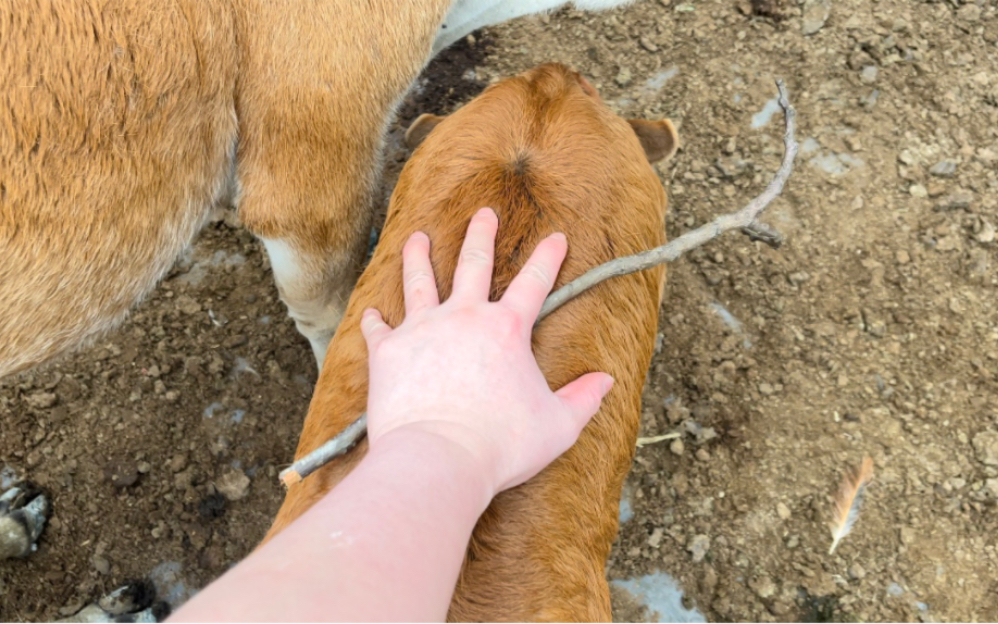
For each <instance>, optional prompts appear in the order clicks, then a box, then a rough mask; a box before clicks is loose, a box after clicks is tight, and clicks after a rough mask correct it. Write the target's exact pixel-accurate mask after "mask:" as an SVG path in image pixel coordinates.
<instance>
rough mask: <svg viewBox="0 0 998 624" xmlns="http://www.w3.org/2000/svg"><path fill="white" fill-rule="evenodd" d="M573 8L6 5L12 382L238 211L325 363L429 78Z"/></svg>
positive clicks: (262, 1) (109, 313)
mask: <svg viewBox="0 0 998 624" xmlns="http://www.w3.org/2000/svg"><path fill="white" fill-rule="evenodd" d="M625 1H627V0H575V4H576V5H577V6H579V7H581V8H605V7H609V6H614V5H617V4H621V3H623V2H625ZM565 3H566V0H406V1H398V0H370V1H365V2H357V1H355V0H311V1H309V2H300V1H298V0H294V1H292V0H289V1H281V2H275V1H272V0H156V1H153V0H67V1H65V2H52V1H50V0H0V377H3V376H5V375H8V374H10V373H14V372H17V371H20V370H24V369H26V368H29V367H31V366H33V365H35V364H38V363H40V362H42V361H45V360H46V359H49V358H51V357H53V356H55V355H58V354H59V353H62V352H64V351H66V350H68V349H71V348H74V347H76V346H78V345H80V344H83V343H85V342H86V341H87V340H88V339H90V338H92V337H94V336H95V335H98V334H99V333H101V332H102V331H105V330H107V329H109V328H111V327H113V326H114V325H115V324H116V323H118V322H120V321H121V320H122V318H123V317H124V316H125V314H126V313H127V312H128V310H129V308H130V307H131V306H132V305H134V304H135V303H136V302H137V301H139V300H140V299H142V297H143V296H145V295H146V294H147V293H148V292H149V291H150V290H151V289H152V288H153V287H154V286H155V285H156V283H157V282H158V281H159V280H160V278H162V276H163V275H164V274H165V273H166V271H167V270H169V268H170V267H171V266H172V265H173V263H174V261H175V260H176V258H177V257H178V255H179V254H180V253H181V252H182V251H183V250H184V248H185V247H187V245H188V244H189V243H190V242H191V240H192V239H193V237H194V235H195V234H196V233H197V232H198V230H199V229H200V228H201V226H202V225H203V224H204V222H205V221H206V219H207V217H208V215H209V214H210V212H211V209H212V207H213V206H214V205H215V204H217V203H218V202H220V201H223V200H225V199H229V198H231V199H234V200H235V201H236V202H237V203H238V206H239V211H240V214H241V217H242V220H243V223H245V224H246V226H247V227H248V228H249V229H250V230H251V231H252V232H253V233H254V234H256V235H257V236H258V237H260V238H261V239H262V241H263V243H264V245H265V246H266V248H267V253H268V254H269V256H270V260H271V265H272V267H273V270H274V277H275V279H276V281H277V285H278V288H279V290H280V293H281V298H282V299H283V300H284V302H285V303H286V304H287V306H288V311H289V314H290V315H291V317H293V318H294V319H295V322H296V324H297V326H298V329H299V331H300V332H301V333H302V334H303V335H304V336H305V337H306V338H308V340H309V341H310V343H311V345H312V349H313V351H314V353H315V355H316V357H317V359H318V362H319V364H320V365H321V363H322V360H323V357H324V355H325V351H326V346H327V344H328V342H329V339H330V338H331V337H332V335H333V332H334V331H335V329H336V325H337V324H338V323H339V320H340V317H341V316H342V313H343V307H344V305H345V303H346V300H347V297H348V296H349V293H350V289H351V287H352V286H353V284H354V281H355V280H356V277H357V274H358V272H359V269H360V265H361V261H362V260H363V257H364V254H365V252H366V250H367V244H368V240H369V232H370V224H371V213H372V210H371V208H372V206H371V202H372V197H373V196H374V191H375V189H376V188H377V186H378V183H379V178H380V173H381V153H382V149H383V143H384V135H385V131H386V128H387V125H388V123H389V121H390V120H391V117H392V115H393V113H394V111H395V108H396V107H397V105H398V103H399V101H400V100H401V99H402V97H403V96H404V95H405V93H406V91H407V90H408V89H409V87H410V85H411V84H412V82H413V80H414V79H415V78H416V76H417V74H418V73H419V71H420V70H421V69H422V67H423V66H424V65H425V64H426V62H427V61H428V60H429V58H430V56H431V54H432V53H433V52H435V51H438V50H439V49H441V48H442V47H444V46H445V45H447V44H449V43H451V42H453V41H455V40H456V39H458V38H460V37H462V36H464V35H465V34H467V33H468V32H470V31H471V30H472V29H474V28H478V27H481V26H485V25H488V24H490V23H494V22H495V21H502V20H505V19H509V18H512V17H516V16H518V15H524V14H526V13H532V12H537V11H543V10H547V9H551V8H553V7H556V6H559V5H562V4H565Z"/></svg>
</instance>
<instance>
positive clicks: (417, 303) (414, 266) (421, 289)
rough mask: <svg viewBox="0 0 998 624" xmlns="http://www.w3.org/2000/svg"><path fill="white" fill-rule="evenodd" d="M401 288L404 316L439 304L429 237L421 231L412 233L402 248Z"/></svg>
mask: <svg viewBox="0 0 998 624" xmlns="http://www.w3.org/2000/svg"><path fill="white" fill-rule="evenodd" d="M402 289H403V292H404V293H405V315H406V317H409V316H412V315H413V314H415V313H416V312H419V311H421V310H425V309H427V308H432V307H435V306H438V305H440V297H439V295H438V294H437V283H436V280H435V279H434V277H433V265H432V264H430V238H429V237H428V236H427V235H426V234H424V233H422V232H415V233H413V235H412V236H410V237H409V240H408V242H406V244H405V247H403V248H402Z"/></svg>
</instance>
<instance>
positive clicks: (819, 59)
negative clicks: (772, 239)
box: [0, 0, 998, 621]
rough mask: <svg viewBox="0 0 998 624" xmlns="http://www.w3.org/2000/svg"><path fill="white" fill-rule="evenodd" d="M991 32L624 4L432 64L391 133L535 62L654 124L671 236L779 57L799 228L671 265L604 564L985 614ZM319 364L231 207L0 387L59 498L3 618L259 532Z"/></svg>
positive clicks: (764, 6) (894, 14) (996, 109)
mask: <svg viewBox="0 0 998 624" xmlns="http://www.w3.org/2000/svg"><path fill="white" fill-rule="evenodd" d="M828 4H830V7H831V8H830V14H829V15H828V16H827V20H823V19H822V18H823V17H824V15H825V13H826V11H825V7H826V6H828ZM805 30H806V31H807V32H808V33H809V34H804V31H805ZM996 42H998V7H996V3H995V2H994V0H988V1H986V2H985V1H980V0H979V1H977V2H968V1H966V0H960V1H957V0H950V1H947V2H942V1H939V2H928V1H916V0H880V1H871V0H837V1H836V2H833V3H832V2H828V3H827V4H825V3H823V0H806V1H805V2H803V4H798V3H797V2H794V1H791V0H783V1H781V0H686V1H683V0H642V1H639V2H637V3H636V4H634V5H632V6H630V7H627V8H625V9H620V10H616V11H613V12H609V13H604V14H598V15H592V14H583V13H579V12H575V11H569V10H564V11H561V12H558V13H556V14H554V15H551V16H547V17H535V18H528V19H523V20H518V21H516V22H513V23H510V24H507V25H504V26H500V27H496V28H492V29H488V30H487V31H485V32H484V33H477V34H476V39H475V41H473V42H469V41H465V42H463V43H462V44H460V45H459V46H458V47H457V48H456V49H454V50H452V51H449V52H448V53H447V54H445V55H444V57H442V58H441V59H438V61H437V62H435V63H434V64H433V65H431V66H430V67H429V68H428V69H427V71H426V73H425V75H424V78H423V79H422V80H421V86H420V89H421V90H417V92H416V93H414V94H413V96H412V97H411V98H410V100H409V101H408V102H406V104H405V105H404V107H403V110H402V114H401V118H402V120H401V125H402V126H404V125H406V124H407V123H408V122H409V120H411V119H412V118H413V117H414V116H415V115H416V114H417V113H419V112H438V113H439V112H447V111H448V110H450V109H451V108H453V106H455V105H456V104H459V103H461V102H463V101H466V100H467V99H468V98H470V97H471V96H473V95H474V94H475V93H476V92H477V91H478V90H479V89H481V88H482V87H483V86H484V85H485V84H487V83H489V82H490V81H493V80H497V79H498V78H499V77H501V76H505V75H508V74H510V73H513V72H517V71H520V70H523V69H526V68H528V67H531V66H533V65H535V64H537V63H540V62H544V61H551V60H555V61H561V62H564V63H567V64H569V65H572V66H574V67H575V68H576V69H578V70H580V71H581V72H583V73H584V74H585V75H586V76H588V77H589V78H590V80H591V81H592V82H593V84H594V85H595V86H596V87H597V88H598V89H599V90H600V92H601V94H602V95H603V97H604V99H605V100H606V101H607V102H608V103H609V104H610V106H611V107H613V108H614V109H615V110H617V111H618V112H620V113H621V114H623V115H625V116H634V117H644V118H659V117H669V118H671V119H673V120H674V121H675V122H676V123H677V125H678V126H679V131H680V135H681V137H682V140H683V145H684V147H683V149H682V150H681V151H680V153H679V154H678V155H677V157H676V158H675V159H674V160H672V161H671V162H669V163H667V164H664V165H661V166H659V167H658V170H659V172H660V173H661V176H662V179H663V181H664V182H665V183H666V186H667V189H668V191H669V195H670V201H671V218H670V220H669V224H668V228H669V234H670V235H671V236H675V235H677V234H679V233H682V232H683V231H685V230H688V229H690V228H692V227H695V226H697V225H699V224H702V223H704V222H706V221H707V220H709V219H710V218H711V217H712V216H713V215H716V214H718V213H721V212H728V211H730V210H733V209H735V208H737V207H739V206H741V205H743V204H744V203H745V202H746V201H748V200H749V199H750V198H751V197H753V196H754V195H756V194H757V193H758V192H760V191H761V189H762V188H763V187H764V186H765V184H766V183H767V182H768V180H769V179H770V177H771V175H772V172H773V171H775V169H776V167H777V165H778V163H779V159H780V155H781V152H782V143H781V135H782V119H781V116H780V113H779V112H778V110H775V109H774V107H773V103H772V102H771V100H772V98H774V96H775V93H776V90H775V87H774V85H773V79H774V78H776V77H782V78H784V79H785V80H786V82H787V85H788V87H789V90H790V93H791V98H792V101H793V102H794V104H795V105H796V106H797V108H798V111H799V123H800V128H799V131H798V138H799V140H800V141H801V144H802V150H801V155H800V158H799V160H798V165H797V169H796V172H795V174H794V176H793V178H792V179H791V180H790V183H789V185H788V188H787V190H786V192H785V194H784V196H783V197H782V198H781V199H779V200H778V201H777V202H776V203H775V204H774V205H773V206H772V207H771V209H770V211H769V213H768V221H769V222H770V223H771V224H773V225H774V226H776V227H777V228H778V229H779V230H780V231H781V232H782V233H783V234H784V235H785V236H786V238H787V242H786V245H785V246H784V247H783V248H782V249H780V250H778V251H774V250H772V249H769V248H767V247H764V246H762V245H761V244H760V243H752V242H750V241H749V240H747V239H746V238H745V237H741V236H738V235H729V236H728V237H727V238H724V239H723V240H721V241H718V242H716V243H714V244H711V245H710V246H708V247H706V248H703V249H702V250H699V251H697V252H695V253H693V254H691V255H690V256H688V257H687V258H684V259H683V260H681V261H680V262H677V263H676V264H675V265H674V266H673V267H672V269H671V273H670V278H669V284H668V288H667V293H666V297H665V301H664V303H663V306H662V315H661V325H660V327H661V341H660V345H659V348H658V350H657V354H656V356H655V359H654V361H653V363H652V368H651V371H650V373H649V379H648V385H647V389H646V392H645V402H644V408H643V409H644V413H643V419H642V423H643V435H656V434H662V433H668V432H672V431H680V432H682V434H683V435H682V438H680V441H679V442H677V441H675V440H670V441H665V442H662V443H659V444H655V445H650V446H646V447H643V448H641V449H639V450H638V452H637V457H636V460H635V463H634V468H633V471H632V473H631V475H630V478H629V480H628V484H627V489H626V492H625V496H626V501H627V503H626V504H627V506H628V507H629V508H630V515H631V517H630V519H628V520H627V521H626V522H625V523H623V524H622V527H621V532H620V537H619V539H618V542H617V544H616V546H615V548H614V551H613V555H612V557H611V560H610V563H609V566H608V576H609V577H610V578H612V579H628V578H636V577H641V576H643V575H647V574H652V573H655V572H658V571H665V572H668V573H669V574H671V575H672V576H674V577H675V578H676V579H677V580H678V581H679V583H680V585H681V587H682V588H683V589H684V590H685V592H686V595H687V597H686V599H687V601H688V602H689V603H690V604H691V605H695V606H696V607H697V608H698V609H699V610H700V611H701V612H702V613H703V614H705V615H706V617H707V618H708V619H710V620H722V621H723V620H761V621H791V620H811V621H836V620H837V621H842V620H860V621H884V620H890V621H894V620H909V621H910V620H922V621H934V620H940V621H950V620H969V621H975V620H976V621H981V620H984V621H987V620H990V621H994V620H998V569H996V568H998V551H996V535H998V505H996V503H998V300H996V297H995V288H996V285H998V273H996V270H995V265H996V263H998V257H996V245H998V243H996V242H995V227H996V226H998V189H996V186H998V176H996V164H998V47H996ZM774 113H775V114H774ZM397 136H398V131H397V129H396V130H395V131H394V132H393V136H392V149H391V150H390V155H389V159H388V160H389V169H390V172H389V173H390V175H389V176H388V180H389V182H390V181H391V179H392V174H393V173H395V172H397V170H398V168H399V167H400V166H401V163H402V160H403V159H404V156H405V154H404V153H403V152H402V151H401V150H399V149H398V148H397ZM388 188H390V184H389V186H388ZM315 374H316V371H315V365H314V362H313V359H312V356H311V353H310V351H309V349H308V347H307V345H306V343H305V341H304V340H303V339H301V338H300V337H299V336H298V334H297V333H296V332H295V329H294V326H293V324H292V323H291V322H290V321H289V320H288V319H287V318H286V316H285V311H284V309H283V307H282V304H281V303H280V301H279V300H278V297H277V293H276V290H275V288H274V286H273V283H272V280H271V278H270V275H269V269H268V263H267V260H266V258H265V256H264V254H263V253H262V249H261V247H260V245H258V244H257V243H256V242H255V241H254V239H253V238H252V237H251V236H250V235H249V234H248V233H247V232H246V231H244V230H242V229H240V227H239V226H238V221H237V220H236V219H235V218H234V216H233V215H232V214H230V213H224V212H220V213H219V218H218V219H217V220H215V221H214V222H213V223H211V224H210V225H209V226H208V227H207V229H206V230H205V231H204V232H203V233H202V234H201V236H200V238H199V239H198V241H197V244H196V246H195V247H194V249H193V250H192V252H191V254H190V257H188V258H187V259H186V260H185V261H184V262H182V263H181V264H180V265H179V266H178V267H177V268H176V269H175V270H174V271H173V272H172V273H171V274H170V276H169V277H168V278H167V279H166V280H165V281H164V282H163V284H162V285H161V286H160V287H159V288H158V289H157V290H156V291H155V293H154V294H153V296H152V297H151V298H150V299H149V300H148V301H146V302H145V303H144V304H142V305H141V306H139V307H138V308H137V309H136V311H135V313H134V314H133V315H132V317H131V319H130V320H129V321H128V322H126V323H125V324H124V325H123V326H122V327H121V328H120V329H119V330H118V331H116V332H115V333H113V334H111V335H109V336H107V337H106V338H104V339H102V340H100V341H99V342H98V343H97V344H96V345H94V346H93V347H92V348H90V349H87V350H84V351H81V352H80V353H78V354H75V355H73V356H71V357H68V358H65V359H63V360H60V361H58V362H56V363H53V364H51V365H49V366H47V367H45V368H43V369H40V370H37V371H35V372H32V373H29V374H26V375H23V376H21V377H18V378H14V379H8V380H5V381H3V382H0V423H2V436H0V468H2V469H3V470H2V472H0V477H2V478H3V480H4V481H8V480H9V479H10V478H12V475H15V474H16V475H17V476H19V477H28V478H30V479H32V480H33V481H35V482H37V483H39V484H40V485H42V486H44V487H46V488H47V489H48V491H49V492H50V493H51V495H52V501H53V506H54V512H53V515H52V519H51V521H50V524H49V527H48V528H47V530H46V532H45V534H44V536H43V538H42V540H41V543H40V547H39V550H38V552H37V553H35V554H34V555H32V556H31V557H30V558H28V559H26V560H23V561H8V562H3V563H0V619H3V620H15V621H16V620H37V619H48V618H52V617H56V616H58V615H59V614H60V613H69V612H71V611H72V610H73V609H74V608H78V607H79V606H81V605H82V604H83V603H84V602H86V601H90V600H92V599H93V598H94V597H95V596H96V595H98V594H99V593H100V592H101V591H104V590H110V589H113V588H114V587H116V586H118V585H120V584H121V583H122V582H123V581H125V580H127V579H130V578H138V577H145V576H149V575H150V574H152V576H153V577H154V578H155V579H156V580H157V582H158V583H159V585H160V589H161V592H166V593H167V594H168V597H170V598H171V599H173V600H175V601H179V600H181V599H182V598H183V597H184V596H185V595H187V594H188V593H189V592H190V591H193V590H195V589H197V588H200V587H203V586H204V585H205V584H206V583H207V582H208V581H210V580H211V579H212V578H214V577H215V576H217V575H218V574H220V573H221V572H223V571H224V570H226V569H227V567H228V566H230V565H231V564H232V563H233V562H235V561H236V560H238V559H239V558H240V557H242V556H244V555H245V554H246V553H248V552H249V550H250V549H251V548H252V547H253V546H254V544H255V543H256V542H257V541H258V540H259V539H260V538H261V537H262V535H263V533H264V531H265V530H266V528H267V527H268V525H269V523H270V521H271V518H272V517H273V515H274V513H275V512H276V510H277V507H278V505H279V503H280V500H281V495H282V492H281V489H280V487H279V485H278V483H277V479H276V473H277V471H278V470H279V469H280V468H281V467H283V466H284V465H286V463H287V462H288V461H289V459H290V458H291V457H292V454H293V450H294V447H295V444H296V441H297V434H298V431H299V427H300V425H301V423H302V420H303V418H304V415H305V410H306V407H307V404H308V400H309V396H310V392H311V389H310V384H311V383H312V381H313V380H314V378H315ZM864 455H870V456H871V457H873V459H874V460H875V464H876V469H875V477H874V481H873V484H872V485H871V487H870V488H869V490H868V496H867V498H866V502H865V505H864V507H863V511H862V515H861V517H860V519H859V522H858V524H857V526H856V528H855V530H854V532H853V533H852V535H850V536H849V537H848V538H846V540H845V541H844V542H843V543H842V544H841V545H840V546H839V548H838V549H837V550H836V552H835V554H834V555H828V554H827V553H828V547H829V544H830V536H829V532H828V529H827V527H826V520H827V518H828V515H829V513H830V510H831V499H830V495H831V494H832V492H833V491H834V489H835V487H836V486H837V484H838V482H839V480H840V478H841V474H842V472H843V470H844V469H845V468H847V467H848V466H851V465H855V464H858V462H859V461H860V459H861V458H862V457H863V456H864ZM247 478H248V479H247ZM230 499H234V500H230ZM616 595H618V596H619V595H620V594H619V592H617V594H616ZM654 615H655V614H653V613H650V612H649V611H648V610H647V609H646V608H645V607H641V606H640V605H638V604H637V603H635V602H633V601H631V600H627V599H624V598H621V599H620V600H619V601H618V603H617V616H618V618H621V619H629V618H645V617H653V616H654Z"/></svg>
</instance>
